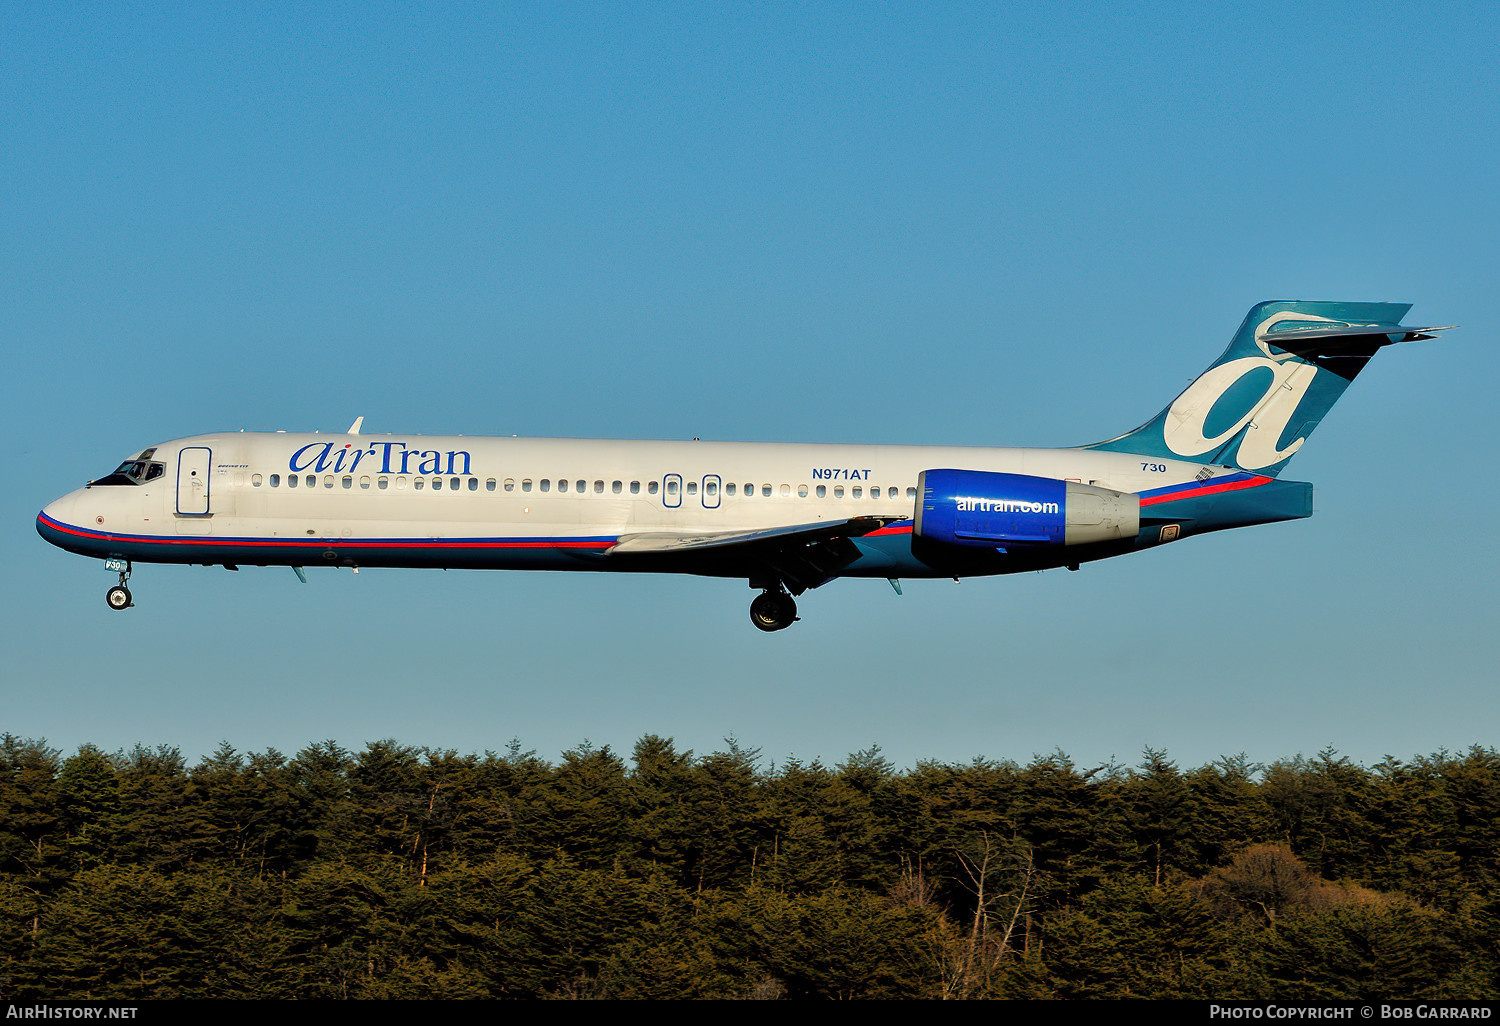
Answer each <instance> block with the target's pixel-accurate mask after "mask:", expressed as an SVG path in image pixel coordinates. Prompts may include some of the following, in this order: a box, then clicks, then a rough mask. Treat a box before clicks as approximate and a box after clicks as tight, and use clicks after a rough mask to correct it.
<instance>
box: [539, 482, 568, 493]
mask: <svg viewBox="0 0 1500 1026" xmlns="http://www.w3.org/2000/svg"><path fill="white" fill-rule="evenodd" d="M546 490H547V484H546V482H545V481H544V482H542V491H544V492H545V491H546ZM557 490H558V491H560V492H565V491H567V490H568V482H566V481H559V482H557Z"/></svg>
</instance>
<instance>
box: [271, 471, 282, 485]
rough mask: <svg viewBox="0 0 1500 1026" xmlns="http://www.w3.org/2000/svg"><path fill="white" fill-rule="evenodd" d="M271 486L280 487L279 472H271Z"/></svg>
mask: <svg viewBox="0 0 1500 1026" xmlns="http://www.w3.org/2000/svg"><path fill="white" fill-rule="evenodd" d="M271 487H272V488H280V487H281V475H280V474H272V475H271Z"/></svg>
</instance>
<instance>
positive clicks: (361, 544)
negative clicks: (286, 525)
mask: <svg viewBox="0 0 1500 1026" xmlns="http://www.w3.org/2000/svg"><path fill="white" fill-rule="evenodd" d="M37 519H39V520H41V521H42V522H43V523H44V524H46V525H47V526H48V527H50V528H52V529H53V530H56V531H61V532H62V533H64V534H71V535H75V536H77V537H79V538H93V539H95V540H97V541H112V542H122V543H127V544H133V545H218V546H233V547H236V548H268V547H269V548H275V547H282V548H286V547H297V546H301V547H303V548H319V549H329V548H342V549H607V548H609V547H610V546H611V545H613V544H615V542H614V540H613V539H609V538H606V539H595V538H589V539H582V540H578V541H569V540H566V539H561V538H559V539H553V540H538V541H520V540H515V541H441V540H437V539H433V540H430V541H426V540H412V541H349V540H345V539H341V538H212V537H207V538H156V537H151V536H149V535H135V534H105V533H102V532H98V531H85V530H83V529H81V528H77V527H73V526H71V525H68V524H64V523H62V522H61V521H57V520H53V519H52V518H51V517H48V516H39V517H38V518H37Z"/></svg>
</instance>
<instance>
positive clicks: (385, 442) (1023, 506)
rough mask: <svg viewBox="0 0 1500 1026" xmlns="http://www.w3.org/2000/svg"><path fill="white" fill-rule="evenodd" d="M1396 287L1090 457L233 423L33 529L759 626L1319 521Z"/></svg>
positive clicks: (1100, 445)
mask: <svg viewBox="0 0 1500 1026" xmlns="http://www.w3.org/2000/svg"><path fill="white" fill-rule="evenodd" d="M1410 308H1411V307H1410V305H1409V304H1399V303H1337V302H1303V301H1286V300H1282V301H1274V302H1266V303H1260V304H1258V305H1256V306H1255V307H1253V308H1252V309H1251V310H1250V313H1249V314H1248V315H1247V316H1246V317H1245V320H1244V322H1243V323H1242V324H1241V325H1240V327H1239V330H1238V331H1237V332H1236V333H1235V334H1234V336H1233V338H1232V340H1231V341H1230V343H1229V347H1228V349H1226V350H1225V352H1224V354H1223V355H1222V356H1220V357H1219V359H1218V360H1217V361H1215V362H1214V363H1213V364H1212V365H1211V366H1210V367H1209V368H1208V369H1207V370H1206V371H1204V372H1203V373H1202V374H1200V375H1199V376H1198V377H1197V378H1196V379H1195V380H1194V381H1193V382H1192V383H1191V384H1189V385H1188V387H1187V388H1186V389H1185V390H1184V391H1183V392H1182V394H1181V395H1179V396H1178V397H1177V398H1176V399H1174V400H1173V401H1172V402H1171V403H1170V404H1168V406H1167V407H1166V409H1164V410H1162V411H1161V412H1160V413H1159V414H1157V415H1156V416H1155V417H1154V418H1152V419H1151V420H1149V421H1147V422H1146V423H1145V424H1143V425H1141V426H1140V427H1138V428H1136V429H1135V430H1133V431H1128V432H1126V433H1125V434H1122V435H1119V436H1118V437H1115V438H1111V439H1109V440H1107V441H1103V442H1096V443H1094V444H1091V445H1083V446H1079V447H1076V448H1063V449H1039V448H980V447H959V446H916V445H842V444H829V445H823V444H803V443H797V444H782V443H742V442H713V441H708V442H705V441H698V440H693V441H690V442H681V441H624V440H599V439H592V440H591V439H567V438H514V437H511V438H481V437H466V436H454V437H424V436H421V435H366V434H362V433H361V427H362V422H363V418H362V417H361V418H360V419H359V420H356V421H355V422H354V424H352V425H351V426H350V428H349V430H348V431H347V432H345V433H344V434H341V435H340V434H335V435H328V434H287V433H285V432H279V431H278V432H274V433H250V432H225V433H220V434H211V435H198V436H195V437H191V438H180V439H176V440H174V441H171V442H162V443H160V444H157V445H153V446H151V447H149V448H147V449H144V450H142V451H140V452H138V453H136V454H135V455H133V456H131V457H130V458H129V459H127V460H125V461H124V462H123V463H121V464H120V465H119V466H118V467H117V468H116V469H115V470H114V472H113V473H110V474H107V475H105V476H104V477H101V478H99V479H97V480H94V481H91V482H89V484H87V485H86V486H85V487H83V488H81V489H79V490H77V491H74V492H71V493H69V494H67V495H64V496H63V497H61V498H59V499H57V500H56V501H54V502H52V503H50V504H48V505H47V506H46V507H45V508H44V509H43V510H42V511H41V512H40V513H38V515H37V521H36V526H37V531H38V532H39V533H40V534H41V536H42V537H43V538H45V539H46V540H47V541H49V542H51V543H52V544H54V545H57V546H59V547H60V548H63V549H66V550H68V551H69V552H75V553H78V554H80V555H85V556H91V557H95V558H103V559H104V561H105V567H106V569H108V570H111V571H114V572H117V573H118V574H119V580H118V584H116V585H115V586H114V587H111V588H110V589H109V590H108V592H107V594H106V600H107V602H108V604H109V607H110V608H111V609H117V610H121V609H126V608H129V607H131V606H132V605H133V604H134V602H133V598H132V596H131V593H130V591H129V589H128V588H127V587H126V583H127V581H128V580H129V578H130V576H131V573H132V571H133V568H134V565H135V564H137V563H189V564H202V565H206V566H212V565H222V566H224V567H225V568H226V569H229V570H238V569H239V568H240V566H241V565H254V566H290V567H292V568H293V569H294V570H295V571H296V574H297V576H298V577H299V578H300V579H301V580H302V581H303V582H304V583H306V581H307V577H306V574H305V572H304V568H305V567H307V566H313V565H317V566H333V567H348V568H352V569H353V570H355V571H356V572H358V570H359V569H360V568H361V567H429V568H452V569H458V568H472V569H501V570H592V571H616V572H627V573H632V572H633V573H688V574H699V575H707V576H715V577H729V578H743V579H745V580H746V581H748V583H749V585H750V587H751V588H752V589H755V590H757V591H759V592H760V594H759V595H758V596H756V597H755V598H754V600H753V601H752V602H751V604H750V619H751V622H752V623H754V624H755V626H756V627H758V628H760V629H761V630H762V631H768V632H769V631H779V630H782V629H784V628H786V627H789V626H790V625H791V624H792V623H793V622H795V621H796V620H797V619H798V617H797V605H796V601H795V599H794V596H801V595H802V594H803V593H804V592H806V591H808V590H809V589H812V588H817V587H820V586H821V585H823V584H826V583H828V582H829V581H831V580H834V579H835V578H839V577H861V578H876V579H878V578H886V579H887V580H888V581H890V583H891V586H892V587H893V588H894V589H895V590H896V592H897V594H900V593H901V585H900V582H901V580H902V579H903V578H945V577H951V578H954V579H955V580H956V579H958V578H961V577H967V576H980V575H994V574H1007V573H1018V572H1022V571H1034V570H1046V569H1053V568H1058V567H1067V568H1068V569H1070V570H1076V569H1078V567H1079V565H1080V564H1082V563H1085V562H1090V561H1093V560H1098V559H1106V558H1109V557H1112V556H1118V555H1123V554H1125V553H1128V552H1135V551H1139V550H1141V549H1150V548H1154V547H1156V546H1158V545H1164V544H1168V543H1170V542H1174V541H1177V540H1180V539H1183V538H1186V537H1188V536H1190V535H1196V534H1205V533H1208V532H1211V531H1219V530H1224V529H1226V528H1232V527H1247V526H1251V525H1254V524H1267V523H1275V522H1278V521H1285V520H1296V519H1299V518H1302V517H1307V516H1311V515H1312V485H1311V484H1308V483H1305V482H1298V481H1283V480H1280V479H1279V478H1278V475H1279V474H1280V473H1281V471H1282V469H1283V468H1284V467H1285V466H1286V464H1287V462H1288V461H1289V460H1290V459H1291V458H1292V457H1293V456H1294V455H1295V454H1296V453H1297V452H1299V451H1300V450H1301V448H1302V444H1303V443H1304V442H1305V441H1306V440H1307V438H1308V436H1309V435H1310V434H1311V433H1312V431H1313V429H1314V428H1315V427H1316V426H1317V425H1318V423H1319V422H1320V421H1321V420H1322V418H1323V416H1324V414H1326V413H1327V412H1328V409H1329V408H1330V407H1331V406H1332V405H1333V403H1334V401H1335V400H1336V399H1337V398H1338V397H1339V395H1340V394H1342V393H1343V391H1344V389H1345V388H1346V387H1347V386H1348V385H1349V383H1350V382H1351V381H1352V380H1353V379H1354V377H1355V375H1357V374H1358V373H1359V372H1360V371H1361V370H1362V369H1363V368H1364V366H1365V364H1366V363H1368V362H1369V360H1370V358H1371V357H1372V356H1374V354H1375V352H1376V351H1377V350H1379V349H1381V348H1382V347H1384V346H1387V345H1392V344H1395V343H1399V342H1411V341H1418V340H1422V339H1429V338H1433V337H1436V333H1438V332H1441V331H1446V330H1450V329H1451V328H1452V327H1454V326H1453V325H1447V326H1444V327H1410V326H1406V325H1402V324H1401V323H1400V321H1401V319H1402V318H1403V317H1405V316H1406V313H1407V311H1408V310H1409V309H1410Z"/></svg>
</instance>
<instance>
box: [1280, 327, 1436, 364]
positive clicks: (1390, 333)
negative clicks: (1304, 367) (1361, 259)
mask: <svg viewBox="0 0 1500 1026" xmlns="http://www.w3.org/2000/svg"><path fill="white" fill-rule="evenodd" d="M1456 327H1458V325H1456V324H1444V325H1442V326H1440V327H1432V328H1418V327H1415V326H1412V325H1409V324H1350V325H1337V326H1333V325H1329V326H1325V325H1313V326H1311V327H1297V328H1287V329H1284V330H1280V331H1277V330H1272V331H1268V332H1266V333H1265V334H1264V335H1262V336H1261V338H1262V339H1264V340H1265V342H1266V343H1267V344H1269V345H1271V346H1273V347H1275V348H1276V349H1280V350H1282V351H1283V352H1287V353H1296V354H1297V355H1298V356H1302V357H1317V356H1338V355H1340V354H1341V353H1344V352H1350V353H1354V352H1359V353H1360V354H1361V355H1368V354H1369V351H1370V349H1371V348H1372V347H1373V348H1378V347H1380V346H1389V345H1396V344H1398V343H1401V342H1421V341H1423V340H1424V339H1429V338H1437V336H1438V333H1439V332H1443V331H1451V330H1453V329H1454V328H1456ZM1377 339H1379V340H1381V341H1377ZM1309 343H1316V344H1311V345H1310V344H1309Z"/></svg>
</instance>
